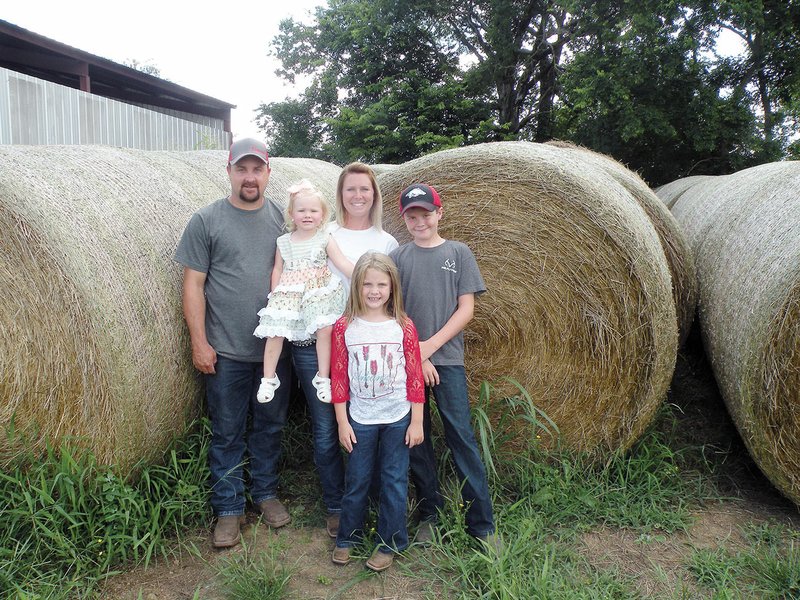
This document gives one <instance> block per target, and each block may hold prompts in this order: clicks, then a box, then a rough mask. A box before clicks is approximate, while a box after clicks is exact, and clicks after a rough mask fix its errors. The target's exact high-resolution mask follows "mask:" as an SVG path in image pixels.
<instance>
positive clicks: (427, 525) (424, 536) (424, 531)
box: [414, 521, 434, 546]
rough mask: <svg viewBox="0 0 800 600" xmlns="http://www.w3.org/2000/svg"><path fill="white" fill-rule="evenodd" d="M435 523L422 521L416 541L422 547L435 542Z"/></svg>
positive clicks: (415, 537)
mask: <svg viewBox="0 0 800 600" xmlns="http://www.w3.org/2000/svg"><path fill="white" fill-rule="evenodd" d="M433 527H434V524H433V521H420V522H419V527H418V528H417V534H416V535H415V536H414V541H415V542H416V543H417V544H421V545H422V546H428V545H429V544H430V543H431V542H432V541H433Z"/></svg>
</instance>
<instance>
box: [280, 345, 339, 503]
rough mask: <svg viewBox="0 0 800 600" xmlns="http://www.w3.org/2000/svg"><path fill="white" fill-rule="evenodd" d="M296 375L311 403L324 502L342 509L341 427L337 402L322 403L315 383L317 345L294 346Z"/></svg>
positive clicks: (315, 459) (307, 400)
mask: <svg viewBox="0 0 800 600" xmlns="http://www.w3.org/2000/svg"><path fill="white" fill-rule="evenodd" d="M291 348H292V359H293V361H294V368H295V374H296V375H297V379H298V380H299V381H300V387H301V388H302V389H303V394H304V395H305V397H306V402H307V403H308V413H309V415H310V417H311V430H312V439H313V444H314V464H315V465H316V467H317V473H319V480H320V484H321V486H322V501H323V502H324V503H325V508H326V509H327V510H328V512H329V513H337V512H340V511H341V510H342V494H343V493H344V459H343V457H342V451H341V449H340V448H339V427H338V425H337V424H336V414H335V412H334V410H333V404H330V403H328V402H321V401H320V400H319V399H318V398H317V390H316V388H314V385H313V384H312V383H311V380H312V379H314V376H315V375H316V374H317V371H318V370H319V369H318V363H317V346H316V344H311V345H310V346H295V345H292V346H291Z"/></svg>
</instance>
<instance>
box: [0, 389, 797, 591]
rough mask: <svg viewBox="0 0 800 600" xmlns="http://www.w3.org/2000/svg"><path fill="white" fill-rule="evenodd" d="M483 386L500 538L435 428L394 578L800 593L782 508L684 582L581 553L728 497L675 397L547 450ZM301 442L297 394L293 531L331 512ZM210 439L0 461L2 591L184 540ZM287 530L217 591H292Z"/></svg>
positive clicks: (291, 456)
mask: <svg viewBox="0 0 800 600" xmlns="http://www.w3.org/2000/svg"><path fill="white" fill-rule="evenodd" d="M483 390H484V392H483V394H482V396H481V399H480V402H479V403H478V404H477V405H476V406H475V407H474V418H475V424H476V432H477V438H478V442H479V445H480V447H481V450H482V452H483V456H484V459H485V461H486V463H487V465H488V474H489V480H490V487H491V489H492V493H493V501H494V506H495V511H496V516H497V522H498V531H499V535H500V537H501V539H502V542H503V544H502V547H501V549H500V552H499V553H496V552H495V551H494V550H492V549H490V548H485V547H483V545H481V544H479V543H478V542H476V541H475V540H474V539H472V538H471V537H470V536H469V535H467V534H466V532H465V528H464V520H463V519H464V510H463V509H464V507H463V506H461V501H460V490H459V486H458V484H457V481H456V478H455V476H454V473H453V470H452V466H451V462H450V461H449V456H448V452H447V451H446V450H444V444H443V440H442V439H440V436H438V437H437V439H435V443H436V445H437V448H438V449H439V451H440V452H441V454H440V457H439V459H440V460H439V470H440V475H441V481H442V487H443V491H444V493H445V495H446V497H447V498H448V500H447V504H446V507H445V510H444V511H443V513H442V523H441V528H440V530H439V532H438V534H437V539H436V540H435V541H434V543H433V545H432V547H431V548H430V549H425V550H422V549H420V548H418V547H415V546H412V548H410V549H409V551H408V552H407V557H406V558H405V559H403V560H400V561H398V563H397V567H396V571H397V572H398V573H401V574H402V576H403V577H412V578H417V579H418V580H419V581H420V582H421V585H422V586H424V588H425V589H426V590H427V593H428V597H429V598H442V597H444V598H454V599H463V600H473V599H498V600H501V599H502V600H512V599H514V600H516V599H525V600H527V599H539V598H540V599H548V600H560V599H564V600H567V599H575V598H577V599H619V600H629V599H635V598H646V597H650V598H671V599H672V600H678V599H689V598H698V597H700V598H714V599H718V600H722V599H726V598H731V599H734V598H764V599H781V600H797V599H798V598H800V549H798V545H800V534H798V532H797V531H796V530H793V529H791V528H790V527H788V526H787V525H783V524H780V523H777V522H767V523H764V522H759V521H758V520H757V519H756V520H754V521H753V524H751V525H748V526H746V527H745V528H744V529H743V532H742V536H743V539H744V540H745V541H744V544H738V545H734V544H733V543H732V542H731V543H729V542H728V541H726V542H724V543H721V544H720V545H719V547H715V548H714V549H711V550H709V549H695V550H694V551H691V550H690V551H688V552H687V554H686V563H685V564H684V565H683V566H682V567H681V574H680V576H679V577H678V580H677V581H676V580H675V579H674V578H673V579H670V575H669V574H668V573H666V572H665V571H664V570H662V569H660V567H659V566H658V565H654V566H653V568H652V573H651V574H649V575H648V576H649V577H651V581H653V582H655V585H656V586H658V585H661V588H662V589H661V590H660V591H659V592H658V593H657V594H656V595H651V596H647V595H645V593H644V592H643V591H642V586H641V581H640V580H639V579H638V576H637V577H634V576H632V575H631V571H630V570H625V569H624V567H625V565H619V564H618V565H617V566H608V567H598V566H596V565H595V564H592V563H591V562H590V560H589V557H587V556H586V554H585V548H584V546H583V543H582V540H583V536H584V535H585V534H587V533H588V532H593V531H602V530H608V531H615V530H625V531H626V532H628V533H631V534H632V535H630V536H628V537H629V539H631V538H632V539H635V540H636V541H637V543H640V544H642V546H643V547H646V545H647V544H651V543H660V542H664V541H666V540H669V539H670V536H672V535H677V534H681V533H682V532H684V531H686V530H687V529H688V528H689V527H691V525H692V523H693V516H692V515H693V511H695V510H697V509H699V508H702V507H703V506H704V505H705V504H708V503H716V502H720V501H723V500H725V498H723V494H722V493H721V492H720V491H719V490H720V485H719V483H720V481H721V480H722V479H724V478H725V475H724V469H723V468H721V465H722V464H723V463H724V461H726V460H728V459H729V458H730V457H726V456H725V454H724V453H720V452H719V451H718V449H716V448H712V449H710V448H709V447H708V446H706V445H704V444H701V443H692V442H691V441H688V442H687V439H686V437H685V435H683V434H684V433H685V431H684V430H685V427H683V426H682V425H681V423H680V421H679V419H680V417H681V416H682V415H681V413H680V410H679V409H678V408H677V407H676V406H674V405H671V404H666V405H664V406H663V407H662V409H661V411H660V413H659V415H658V417H657V419H656V421H655V423H654V425H653V426H652V427H651V428H650V429H649V430H648V431H647V432H646V433H645V435H644V436H643V437H642V439H641V440H640V441H639V442H638V443H637V444H635V445H634V447H633V448H631V449H630V450H629V451H627V452H620V453H617V454H614V455H613V456H611V457H610V458H608V459H607V460H605V461H604V462H601V463H597V462H593V461H591V460H590V459H589V458H588V457H586V456H581V455H577V454H575V453H572V452H568V451H565V450H559V449H556V450H545V449H543V447H541V446H540V445H539V444H538V443H537V442H536V440H543V439H547V436H554V435H557V430H556V428H555V426H554V425H553V424H552V423H551V422H550V421H549V420H548V419H547V417H546V415H544V414H542V413H541V412H540V411H538V410H537V409H536V407H535V406H534V404H533V402H532V401H531V398H530V397H528V396H527V394H526V393H525V391H524V390H522V389H520V393H519V395H518V396H516V397H514V398H508V399H501V398H492V397H491V394H492V388H491V386H488V385H486V386H484V388H483ZM498 402H500V403H503V402H505V403H506V408H507V410H505V411H503V412H504V413H505V414H507V415H509V417H508V418H512V415H513V418H515V419H521V420H523V421H524V422H525V423H526V424H527V426H528V427H529V434H530V436H529V437H530V440H531V441H532V443H531V444H530V445H529V446H528V447H527V448H525V449H524V450H522V451H520V450H519V445H517V446H511V445H509V444H508V441H509V440H508V437H507V434H506V432H507V431H509V430H510V428H509V427H507V426H506V425H505V424H504V423H502V422H501V423H500V425H499V426H497V427H495V428H494V429H493V428H492V427H491V426H490V425H489V419H488V417H487V414H488V408H489V406H490V405H493V406H495V408H496V405H497V403H498ZM434 413H435V411H434ZM435 435H438V434H435ZM537 436H538V437H537ZM310 440H311V433H310V427H309V425H308V421H307V415H306V414H305V411H304V409H303V405H302V404H298V403H294V408H293V410H292V411H291V412H290V422H289V425H288V426H287V428H286V432H285V436H284V457H283V464H282V482H283V487H282V489H281V492H280V493H281V497H282V498H288V499H289V508H290V511H291V513H292V517H293V524H292V527H293V528H294V529H296V528H300V529H299V531H302V528H303V527H304V526H313V527H319V526H321V524H322V522H323V518H324V507H323V506H322V502H321V494H320V490H319V482H318V478H317V475H316V472H315V470H314V468H313V466H312V465H313V463H312V451H311V442H310ZM208 441H209V429H208V423H207V422H202V423H198V424H195V426H194V427H193V429H192V430H191V431H190V433H189V434H188V435H187V436H186V438H185V439H183V440H179V441H177V442H176V443H175V445H174V447H173V448H172V449H171V450H170V451H169V452H167V453H166V455H165V457H164V461H163V464H162V465H160V466H149V467H143V468H142V469H141V470H140V471H139V478H138V479H137V480H136V481H135V482H133V481H132V482H126V481H124V480H121V479H120V478H119V477H117V476H116V475H115V474H114V472H113V471H112V470H110V469H108V468H104V467H100V466H98V465H97V464H96V463H95V461H94V459H93V458H92V456H91V455H90V454H87V453H85V452H81V451H78V450H77V449H76V448H75V447H73V446H69V445H67V446H64V447H63V448H59V449H57V450H56V449H49V450H48V451H47V452H46V453H45V454H44V455H43V456H35V457H34V456H29V457H25V460H22V461H20V462H19V463H18V464H15V465H11V466H10V467H9V468H6V469H5V470H4V471H3V472H2V473H0V494H2V498H3V499H4V500H5V502H4V503H3V504H2V505H0V597H4V598H5V597H8V598H19V599H22V598H25V599H33V598H37V599H38V598H56V599H58V598H91V597H94V595H96V591H97V589H98V584H99V583H100V582H101V581H102V580H103V579H105V578H106V577H108V576H109V575H111V574H113V573H115V572H116V571H120V570H124V569H127V568H129V567H130V566H131V565H133V564H144V565H147V564H150V563H152V562H153V561H154V560H155V559H157V558H159V557H164V556H170V555H171V554H170V553H172V552H175V551H176V549H177V551H180V549H181V548H182V544H181V537H182V536H184V535H187V534H188V535H193V534H194V533H195V532H196V531H197V529H198V528H200V527H205V526H207V524H208V523H209V522H210V520H211V512H210V508H209V505H208V497H209V490H208V487H207V483H206V480H207V476H208V469H207V463H206V453H207V447H208ZM512 448H513V449H512ZM556 448H557V445H556ZM722 487H725V488H727V487H729V482H726V485H723V486H722ZM371 518H373V519H374V515H372V516H371ZM367 527H368V528H369V524H367ZM412 531H413V530H412ZM289 539H291V538H289ZM285 543H286V540H285V539H283V538H275V539H274V540H273V539H272V538H270V540H269V544H268V545H267V546H266V547H264V545H263V544H259V545H258V546H257V545H256V544H255V540H251V541H249V542H248V545H246V546H243V548H242V550H241V551H240V552H235V553H230V554H229V555H223V556H222V557H221V560H220V561H219V562H218V563H217V564H216V565H215V566H214V567H213V570H214V572H215V573H216V575H215V578H216V583H217V584H218V587H219V589H220V590H223V591H224V592H225V593H226V594H228V597H230V598H249V597H258V598H276V599H277V598H286V597H289V596H290V595H291V594H290V592H289V589H288V586H289V584H290V582H291V578H292V572H291V570H290V569H287V568H286V567H285V566H284V564H283V561H284V555H285V551H286V548H284V547H282V545H281V544H285ZM371 544H374V540H370V541H367V542H365V544H363V545H362V546H360V547H359V548H357V550H356V552H357V554H358V556H359V557H361V558H366V556H368V555H369V553H370V551H371ZM362 555H363V556H362ZM369 576H370V574H369V573H368V572H366V571H364V572H363V573H359V574H358V575H357V576H356V577H354V578H353V579H352V580H349V581H347V582H344V583H343V582H341V581H339V582H337V581H330V582H327V581H326V582H325V584H326V585H330V594H331V597H353V596H352V595H353V594H354V593H356V592H357V589H356V588H357V586H358V583H359V581H361V580H362V579H364V578H366V577H369ZM198 589H199V588H198ZM665 590H667V591H665ZM195 596H197V593H195Z"/></svg>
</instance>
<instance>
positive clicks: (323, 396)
mask: <svg viewBox="0 0 800 600" xmlns="http://www.w3.org/2000/svg"><path fill="white" fill-rule="evenodd" d="M311 383H312V384H313V386H314V388H315V389H316V390H317V398H319V400H320V401H321V402H330V401H331V378H330V377H320V376H319V372H317V374H316V375H314V379H312V380H311Z"/></svg>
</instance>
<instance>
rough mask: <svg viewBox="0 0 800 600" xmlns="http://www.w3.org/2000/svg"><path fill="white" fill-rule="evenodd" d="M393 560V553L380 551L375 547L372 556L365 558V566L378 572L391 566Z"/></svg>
mask: <svg viewBox="0 0 800 600" xmlns="http://www.w3.org/2000/svg"><path fill="white" fill-rule="evenodd" d="M393 562H394V554H386V552H381V551H380V550H378V549H377V548H375V552H373V553H372V556H370V557H369V560H367V568H368V569H370V570H371V571H375V572H376V573H380V572H381V571H385V570H386V569H388V568H389V567H391V566H392V563H393Z"/></svg>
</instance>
